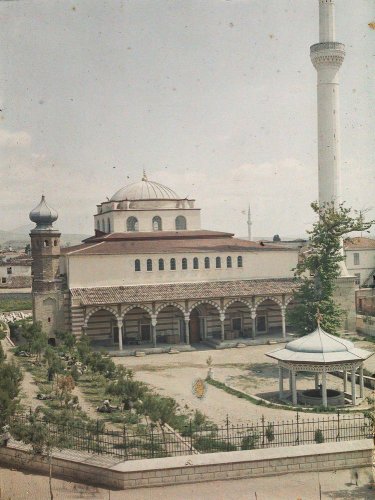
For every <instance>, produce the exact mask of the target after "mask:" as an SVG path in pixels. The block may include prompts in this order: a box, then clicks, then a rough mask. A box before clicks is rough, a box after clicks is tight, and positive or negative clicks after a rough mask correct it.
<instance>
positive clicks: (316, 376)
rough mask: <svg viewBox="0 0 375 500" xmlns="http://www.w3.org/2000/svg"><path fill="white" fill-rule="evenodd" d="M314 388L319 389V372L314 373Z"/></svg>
mask: <svg viewBox="0 0 375 500" xmlns="http://www.w3.org/2000/svg"><path fill="white" fill-rule="evenodd" d="M315 389H317V390H318V389H319V373H315Z"/></svg>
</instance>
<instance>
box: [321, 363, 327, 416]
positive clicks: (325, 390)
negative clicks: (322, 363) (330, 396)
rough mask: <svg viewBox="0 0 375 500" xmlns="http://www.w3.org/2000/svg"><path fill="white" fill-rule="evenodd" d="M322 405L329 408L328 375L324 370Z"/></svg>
mask: <svg viewBox="0 0 375 500" xmlns="http://www.w3.org/2000/svg"><path fill="white" fill-rule="evenodd" d="M322 403H323V406H324V407H325V408H327V406H328V405H327V373H326V371H325V370H324V371H323V373H322Z"/></svg>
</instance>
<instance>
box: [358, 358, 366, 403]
mask: <svg viewBox="0 0 375 500" xmlns="http://www.w3.org/2000/svg"><path fill="white" fill-rule="evenodd" d="M364 389H365V388H364V383H363V363H362V364H361V365H360V367H359V396H360V397H361V398H363V396H364V392H365V390H364Z"/></svg>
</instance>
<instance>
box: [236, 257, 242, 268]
mask: <svg viewBox="0 0 375 500" xmlns="http://www.w3.org/2000/svg"><path fill="white" fill-rule="evenodd" d="M237 267H242V257H241V255H239V256H238V257H237Z"/></svg>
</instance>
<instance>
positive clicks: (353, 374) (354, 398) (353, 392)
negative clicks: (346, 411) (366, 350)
mask: <svg viewBox="0 0 375 500" xmlns="http://www.w3.org/2000/svg"><path fill="white" fill-rule="evenodd" d="M351 378H352V405H353V406H355V405H356V399H357V398H356V394H355V368H354V367H353V370H352V373H351Z"/></svg>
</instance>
